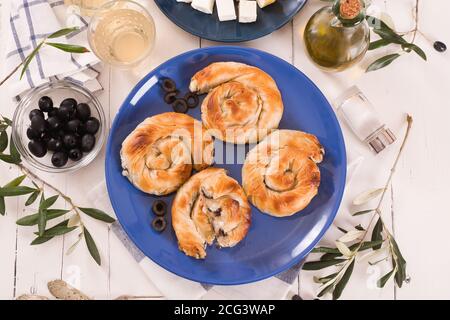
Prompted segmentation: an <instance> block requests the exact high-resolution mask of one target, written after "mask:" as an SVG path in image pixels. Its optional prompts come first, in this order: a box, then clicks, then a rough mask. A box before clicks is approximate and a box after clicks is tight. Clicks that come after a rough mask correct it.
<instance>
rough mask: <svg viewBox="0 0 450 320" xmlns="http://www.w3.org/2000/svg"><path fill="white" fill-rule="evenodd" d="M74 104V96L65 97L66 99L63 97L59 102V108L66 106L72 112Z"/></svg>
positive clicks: (75, 103)
mask: <svg viewBox="0 0 450 320" xmlns="http://www.w3.org/2000/svg"><path fill="white" fill-rule="evenodd" d="M76 106H77V100H75V99H74V98H67V99H64V100H63V101H62V102H61V104H60V105H59V107H60V108H61V107H65V108H68V109H69V110H70V111H71V113H72V112H75V108H76Z"/></svg>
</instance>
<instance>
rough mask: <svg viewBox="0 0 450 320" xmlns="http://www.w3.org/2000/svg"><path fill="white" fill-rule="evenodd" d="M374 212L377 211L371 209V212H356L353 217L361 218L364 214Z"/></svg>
mask: <svg viewBox="0 0 450 320" xmlns="http://www.w3.org/2000/svg"><path fill="white" fill-rule="evenodd" d="M374 211H375V209H369V210H362V211H357V212H355V213H352V216H353V217H356V216H361V215H363V214H368V213H371V212H374Z"/></svg>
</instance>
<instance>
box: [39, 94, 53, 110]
mask: <svg viewBox="0 0 450 320" xmlns="http://www.w3.org/2000/svg"><path fill="white" fill-rule="evenodd" d="M38 105H39V109H41V110H42V111H43V112H49V111H50V110H51V109H52V108H53V100H52V99H51V98H50V97H47V96H43V97H41V98H40V99H39V102H38Z"/></svg>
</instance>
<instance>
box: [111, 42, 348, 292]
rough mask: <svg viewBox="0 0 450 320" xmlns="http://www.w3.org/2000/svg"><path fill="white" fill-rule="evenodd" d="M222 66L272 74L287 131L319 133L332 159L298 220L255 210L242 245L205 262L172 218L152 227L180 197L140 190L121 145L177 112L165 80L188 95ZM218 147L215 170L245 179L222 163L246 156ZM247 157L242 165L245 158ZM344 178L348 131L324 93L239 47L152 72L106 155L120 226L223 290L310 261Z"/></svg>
mask: <svg viewBox="0 0 450 320" xmlns="http://www.w3.org/2000/svg"><path fill="white" fill-rule="evenodd" d="M217 61H238V62H244V63H247V64H251V65H254V66H256V67H259V68H261V69H262V70H264V71H266V72H267V73H269V74H270V75H271V76H272V77H273V78H274V79H275V81H276V82H277V84H278V87H279V88H280V91H281V93H282V96H283V102H284V106H285V110H284V114H283V118H282V120H281V123H280V128H283V129H284V128H286V129H297V130H303V131H306V132H309V133H312V134H315V135H316V136H317V137H318V138H319V140H320V142H321V143H322V145H323V146H324V148H325V151H326V154H325V158H324V161H323V162H322V163H321V164H320V165H319V167H320V171H321V175H322V180H321V184H320V188H319V193H318V195H317V196H316V197H315V198H314V199H313V200H312V202H311V203H310V205H309V206H308V207H307V208H306V209H304V210H303V211H302V212H300V213H298V214H296V215H294V216H292V217H288V218H274V217H271V216H268V215H266V214H262V213H261V212H260V211H259V210H258V209H256V208H255V207H252V225H251V227H250V230H249V232H248V235H247V237H246V238H245V239H244V240H243V241H241V242H240V243H239V244H238V245H236V246H235V247H233V248H224V249H217V248H215V247H214V246H210V247H209V248H208V249H207V257H206V259H205V260H195V259H193V258H190V257H187V256H186V255H184V254H183V253H182V252H181V251H179V249H178V245H177V239H176V237H175V233H174V231H173V229H172V225H171V221H170V220H171V218H170V213H168V216H167V218H168V226H167V229H166V230H165V231H164V232H163V233H161V234H159V233H156V232H155V231H153V230H152V228H151V221H152V219H153V214H152V213H151V206H152V203H153V201H154V200H155V199H158V198H162V199H164V200H165V201H166V202H167V204H168V205H169V208H170V207H171V204H172V199H173V196H174V195H173V194H172V195H169V196H166V197H155V196H151V195H148V194H145V193H143V192H141V191H139V190H138V189H136V188H135V187H133V186H132V185H131V183H130V182H129V181H128V180H127V179H126V178H125V177H123V176H122V174H121V171H122V170H121V165H120V155H119V152H120V148H121V144H122V141H123V140H124V139H125V138H126V137H127V135H128V134H129V133H130V132H131V131H133V130H134V128H135V127H136V126H137V125H138V124H139V123H140V122H142V121H143V120H144V119H145V118H146V117H150V116H153V115H156V114H159V113H163V112H167V111H171V108H170V107H169V106H168V105H166V104H165V103H164V101H163V92H162V89H161V88H160V86H159V85H158V84H157V81H158V79H159V78H161V77H170V78H172V79H174V80H175V82H176V83H177V85H178V87H179V89H180V90H181V91H182V92H187V91H188V85H189V81H190V78H191V76H192V75H194V74H195V73H196V72H197V71H199V70H200V69H202V68H204V67H206V66H207V65H209V64H210V63H212V62H217ZM188 114H189V115H191V116H193V117H195V118H197V119H200V108H199V107H198V108H196V109H190V110H189V113H188ZM216 143H217V145H216V146H217V149H216V165H215V166H216V167H224V168H226V169H227V170H228V173H229V175H230V176H232V177H233V178H235V179H236V180H238V181H239V182H241V169H242V165H241V164H227V165H222V164H220V162H222V163H223V162H226V161H224V160H223V159H225V158H226V157H234V155H237V154H239V152H237V151H238V150H236V146H234V145H226V148H224V149H223V148H222V142H220V141H217V140H216ZM242 148H245V146H242ZM247 148H248V147H247ZM217 150H224V152H217ZM241 151H242V150H241ZM231 152H234V154H232V153H231ZM240 160H241V162H242V160H243V159H240ZM345 174H346V156H345V146H344V141H343V138H342V133H341V130H340V127H339V124H338V122H337V120H336V117H335V115H334V112H333V110H332V109H331V107H330V105H329V103H328V102H327V100H326V99H325V97H324V96H323V94H322V93H321V92H320V90H319V89H318V88H317V87H316V86H315V85H314V84H313V83H312V82H311V81H310V80H309V79H308V78H307V77H306V76H305V75H304V74H303V73H301V72H300V71H299V70H297V69H296V68H295V67H293V66H292V65H290V64H288V63H287V62H285V61H284V60H281V59H279V58H277V57H275V56H272V55H270V54H268V53H265V52H262V51H258V50H255V49H248V48H240V47H211V48H203V49H198V50H194V51H190V52H187V53H184V54H182V55H180V56H177V57H175V58H173V59H171V60H169V61H167V62H165V63H164V64H162V65H161V66H159V67H158V68H156V69H155V70H154V71H152V72H150V73H149V74H148V75H147V76H146V77H145V78H144V79H142V80H141V81H140V82H139V83H138V84H137V86H136V87H135V88H134V89H133V90H132V91H131V93H130V94H129V96H128V97H127V98H126V100H125V102H124V103H123V105H122V107H121V108H120V110H119V112H118V114H117V116H116V118H115V120H114V123H113V125H112V128H111V133H110V136H109V141H108V146H107V153H106V181H107V186H108V192H109V197H110V199H111V203H112V205H113V208H114V211H115V212H116V215H117V217H118V219H119V221H120V223H121V224H122V226H123V228H124V229H125V231H126V232H127V234H128V236H129V237H130V238H131V239H132V240H133V241H134V243H135V244H136V245H137V246H138V247H139V248H140V249H141V250H142V251H143V252H144V253H145V254H146V255H147V256H148V257H149V258H150V259H152V260H153V261H154V262H156V263H157V264H159V265H160V266H161V267H163V268H165V269H166V270H169V271H171V272H173V273H176V274H177V275H179V276H182V277H184V278H188V279H191V280H194V281H198V282H203V283H211V284H221V285H229V284H242V283H248V282H253V281H257V280H261V279H264V278H267V277H270V276H272V275H275V274H278V273H280V272H282V271H284V270H285V269H287V268H289V267H291V266H293V265H294V264H295V263H298V262H299V261H300V260H301V259H303V258H304V257H305V256H306V255H307V254H308V253H309V252H310V251H311V250H312V248H313V247H314V246H315V244H316V243H317V242H318V241H319V240H320V238H321V237H322V236H323V234H324V233H325V231H326V230H327V229H328V227H329V226H330V224H331V223H332V221H333V219H334V217H335V215H336V212H337V210H338V207H339V204H340V201H341V197H342V193H343V190H344V183H345ZM169 212H170V211H169Z"/></svg>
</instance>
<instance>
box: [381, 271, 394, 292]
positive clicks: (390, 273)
mask: <svg viewBox="0 0 450 320" xmlns="http://www.w3.org/2000/svg"><path fill="white" fill-rule="evenodd" d="M394 271H395V269H393V270H391V271H390V272H388V273H387V274H385V275H384V276H382V277H381V278H380V279H379V280H378V281H377V286H378V288H383V287H384V286H385V285H386V283H387V282H388V280H389V279H390V278H391V276H392V274H393V273H394Z"/></svg>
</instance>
